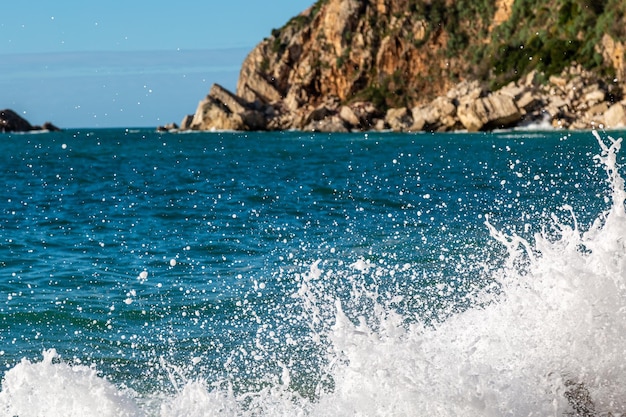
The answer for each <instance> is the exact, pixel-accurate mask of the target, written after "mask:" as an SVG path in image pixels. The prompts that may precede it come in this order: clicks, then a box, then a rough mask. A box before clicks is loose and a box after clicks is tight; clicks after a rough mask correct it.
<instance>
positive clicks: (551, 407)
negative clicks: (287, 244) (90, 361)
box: [0, 132, 626, 417]
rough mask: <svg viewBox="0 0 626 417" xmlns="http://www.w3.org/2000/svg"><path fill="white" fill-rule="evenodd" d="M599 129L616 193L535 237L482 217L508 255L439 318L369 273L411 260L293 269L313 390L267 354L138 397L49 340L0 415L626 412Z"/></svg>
mask: <svg viewBox="0 0 626 417" xmlns="http://www.w3.org/2000/svg"><path fill="white" fill-rule="evenodd" d="M594 135H595V136H596V138H597V140H598V143H599V146H600V148H601V153H600V155H598V156H597V159H598V161H599V162H600V163H601V164H602V165H603V166H604V169H605V170H606V173H607V182H608V186H609V187H610V191H611V193H610V195H611V198H612V203H611V205H610V208H609V209H608V210H607V211H606V212H604V213H601V215H600V216H599V217H598V218H597V219H596V221H595V222H594V223H593V225H592V226H591V227H590V228H589V229H588V230H581V229H579V226H578V223H577V220H576V214H575V208H573V207H566V210H568V211H569V212H570V213H571V214H570V220H569V221H563V220H559V219H558V218H556V217H555V218H554V219H553V221H552V224H551V225H550V226H549V227H546V229H544V230H543V231H542V232H541V233H538V234H536V235H535V236H534V237H533V239H532V240H528V239H524V238H523V237H521V236H518V235H515V234H505V233H503V232H501V231H499V230H498V229H496V228H495V227H494V226H493V225H492V224H491V223H489V220H488V219H487V221H486V223H485V225H486V227H487V229H488V230H489V232H490V234H491V236H492V237H493V239H495V241H497V242H499V243H500V244H501V245H503V246H504V248H505V249H506V259H505V261H504V262H503V263H502V265H501V266H499V267H498V268H484V271H489V273H488V274H487V275H486V276H483V277H480V279H479V280H477V281H480V282H481V287H480V289H479V290H477V291H474V292H470V293H468V296H471V297H472V298H473V299H472V301H471V302H470V303H468V304H466V305H465V306H464V307H463V308H462V309H455V308H454V307H450V308H448V307H446V306H444V307H443V308H444V309H446V313H445V314H442V315H440V317H442V319H439V320H437V319H426V318H425V317H428V314H425V315H424V316H423V317H421V318H420V317H419V316H415V314H414V313H411V314H409V313H408V312H407V311H408V310H407V309H404V310H403V309H400V308H397V306H399V305H402V303H403V302H406V300H404V299H403V297H400V296H396V295H394V294H388V289H386V290H382V289H381V287H380V286H379V285H378V284H377V281H376V277H384V276H389V275H393V274H396V273H399V272H402V273H407V274H409V276H410V271H411V268H412V267H411V266H409V265H400V266H394V267H393V268H390V267H388V266H384V265H383V266H381V265H374V264H373V263H371V262H369V261H367V260H364V259H363V260H360V261H357V262H355V263H353V264H351V265H349V266H347V267H346V268H344V270H331V269H326V270H325V268H324V264H323V262H316V263H313V264H312V265H310V267H309V269H308V270H307V271H306V272H304V273H302V274H300V275H297V277H296V279H297V280H299V290H298V291H297V292H296V293H295V294H294V297H295V298H296V299H297V300H299V304H300V306H301V318H302V320H304V321H305V324H306V326H308V334H307V336H306V337H304V338H298V340H297V343H308V344H310V345H313V346H315V347H316V348H315V349H311V351H314V352H318V353H319V354H320V356H321V358H320V359H319V360H317V361H315V363H316V364H317V365H318V366H319V369H317V370H316V375H317V378H318V380H317V383H316V386H315V389H314V392H313V393H312V394H311V395H309V396H303V395H302V394H301V393H300V391H299V390H298V387H297V386H296V385H297V383H296V382H295V381H296V378H294V377H295V376H296V375H295V374H296V373H297V368H298V366H297V365H298V364H297V363H287V362H285V361H281V360H279V359H276V358H275V362H276V367H277V368H278V373H277V374H274V375H272V376H271V377H268V383H267V384H264V385H262V386H259V389H258V390H253V391H248V392H241V391H237V390H234V389H233V387H232V384H229V383H228V381H223V382H220V383H216V384H208V383H205V382H203V381H199V380H185V379H184V378H182V377H181V376H180V375H177V376H176V375H175V376H173V381H175V382H173V384H174V385H175V390H174V394H170V395H164V394H155V395H154V396H151V397H150V396H149V397H145V396H144V397H140V396H138V395H137V394H135V393H133V392H132V391H130V390H124V389H120V388H119V387H115V386H113V385H112V384H110V383H109V382H107V381H106V379H104V378H102V377H99V376H98V375H97V373H96V371H95V369H92V368H89V367H85V366H82V365H74V366H69V365H67V364H65V363H63V362H60V361H58V360H55V353H54V352H53V351H48V352H46V353H44V359H43V361H41V362H39V363H31V362H29V361H26V360H24V361H22V363H20V364H19V365H17V366H15V367H14V368H13V369H11V370H10V371H8V372H7V373H6V375H5V378H4V380H3V383H2V391H1V392H0V412H1V413H2V414H3V415H19V416H39V415H50V416H57V415H58V416H61V415H63V416H78V415H80V416H90V415H94V416H95V415H98V416H113V415H116V416H124V415H129V416H130V415H133V416H142V415H155V416H162V417H173V416H218V415H219V416H223V415H237V416H329V415H332V416H420V415H424V416H464V417H467V416H550V415H551V416H564V415H575V416H596V415H613V416H616V415H621V414H624V413H626V401H624V399H625V398H626V369H624V367H625V366H626V365H625V363H626V362H625V361H624V359H625V357H626V211H625V208H624V200H625V198H626V193H625V192H624V182H623V180H622V178H621V177H620V175H619V173H618V166H617V161H616V155H617V153H618V151H619V149H620V146H621V140H613V139H612V138H608V141H609V142H610V143H609V144H608V145H607V144H606V143H605V141H604V140H603V139H602V138H601V137H600V136H599V134H598V133H596V132H594ZM407 271H408V272H407ZM414 278H415V279H419V276H418V274H415V276H414ZM330 281H333V285H331V284H330V283H329V282H330ZM337 281H344V282H346V283H347V285H346V286H343V287H342V288H344V289H345V288H347V290H345V291H344V292H343V293H342V294H337V290H336V288H337V285H336V282H337ZM367 282H368V283H367ZM450 285H451V286H450V287H449V288H446V287H445V285H443V284H438V286H437V287H436V288H437V291H438V292H439V294H441V295H444V296H445V295H446V294H450V293H452V292H454V291H455V287H454V286H453V284H452V283H451V284H450ZM333 288H334V289H333ZM417 298H419V297H417ZM444 299H445V297H444ZM412 302H413V304H414V305H418V306H420V305H421V306H423V308H422V309H420V308H417V309H415V310H412V311H421V312H422V313H427V310H428V305H429V303H428V301H427V300H426V301H424V302H423V303H421V304H420V300H419V299H416V300H412ZM294 343H295V344H296V345H297V343H296V342H294V340H290V344H294ZM258 345H259V346H258V349H259V351H263V350H264V349H265V350H267V349H268V347H267V346H263V343H262V341H261V340H260V339H259V341H258ZM296 348H297V346H296ZM300 348H304V346H300ZM270 356H271V355H270ZM163 367H164V368H166V369H168V365H167V364H163ZM169 368H171V369H170V372H176V370H175V368H173V367H169ZM179 381H182V383H180V382H179Z"/></svg>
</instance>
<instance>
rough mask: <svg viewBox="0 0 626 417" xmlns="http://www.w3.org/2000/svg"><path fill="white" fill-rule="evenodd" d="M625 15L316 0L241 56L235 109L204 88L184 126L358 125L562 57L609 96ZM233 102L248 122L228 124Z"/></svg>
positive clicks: (616, 1)
mask: <svg viewBox="0 0 626 417" xmlns="http://www.w3.org/2000/svg"><path fill="white" fill-rule="evenodd" d="M625 15H626V3H624V2H622V1H620V0H604V1H603V0H600V1H591V0H542V1H539V0H474V1H472V0H319V1H318V2H317V3H315V4H314V5H313V6H312V7H311V8H309V9H308V10H306V11H305V12H303V13H302V14H300V15H299V16H296V17H294V18H293V19H291V20H290V21H289V22H288V23H287V24H286V25H285V26H284V27H282V28H280V29H274V30H273V31H272V33H271V36H269V37H268V38H266V39H264V40H263V41H262V42H261V43H259V44H258V45H257V47H256V48H254V50H253V51H252V52H251V53H250V54H249V56H248V57H247V58H246V60H245V61H244V63H243V65H242V68H241V73H240V77H239V82H238V85H237V91H236V96H237V98H238V100H236V101H237V102H238V103H240V105H243V106H244V107H245V109H244V110H241V111H239V110H233V109H230V108H229V107H228V105H227V103H226V104H225V103H223V102H221V101H220V100H219V99H217V98H216V96H215V95H213V96H212V95H211V94H210V95H209V97H207V99H206V100H205V101H204V102H203V103H204V108H205V110H206V111H205V112H204V113H203V112H201V111H200V110H201V109H200V107H202V106H200V107H199V109H198V111H197V112H196V115H195V116H194V117H193V118H188V119H189V122H190V121H191V120H193V121H194V123H193V124H189V123H188V124H187V126H186V127H190V128H200V129H202V128H207V126H211V120H212V119H211V118H210V117H209V119H207V117H208V116H207V114H209V113H211V112H213V113H215V112H216V111H218V112H221V113H220V116H219V119H220V120H228V122H226V123H223V125H224V128H240V129H258V128H263V129H287V128H296V129H316V128H319V127H320V122H321V121H324V126H326V128H328V129H329V130H342V126H343V127H344V128H352V129H353V128H358V129H367V128H373V127H376V126H375V125H376V123H377V119H380V118H382V116H381V114H384V113H385V112H387V111H388V110H389V109H403V108H404V109H407V110H411V109H415V108H418V107H421V108H423V107H424V106H428V105H429V103H432V102H433V100H435V99H436V98H437V97H440V98H441V97H444V96H451V95H450V91H452V90H454V91H459V85H464V86H466V87H467V86H468V85H473V84H472V83H478V84H479V86H480V88H479V90H480V92H479V93H478V95H479V96H485V95H488V94H489V92H491V91H496V90H498V89H500V88H501V87H503V86H505V85H507V84H509V83H511V82H515V83H519V81H520V80H522V79H525V78H526V77H527V76H528V74H538V75H537V78H538V80H537V81H538V82H539V83H542V82H543V83H547V82H548V80H549V77H550V76H552V75H557V76H561V75H562V74H563V73H564V71H565V72H567V71H568V69H569V68H572V67H580V68H579V70H578V73H579V74H580V73H582V71H584V72H585V74H587V75H586V78H585V79H586V80H587V79H589V80H591V81H590V82H592V83H593V82H596V78H597V79H598V80H607V82H606V83H604V84H603V83H600V84H602V86H603V87H602V88H601V89H602V91H603V93H604V94H605V96H606V97H609V98H610V99H611V100H613V101H619V99H621V96H622V89H621V88H622V87H621V86H622V82H623V80H624V78H625V77H626V65H625V62H624V39H626V36H625V35H626V30H625V27H626V26H625V25H626V19H625V17H624V16H625ZM533 77H534V75H533ZM614 80H615V81H614ZM463 88H465V87H463ZM461 89H462V88H461ZM471 90H472V91H471V93H472V94H475V93H476V91H478V90H476V89H475V88H474V89H471ZM474 98H475V99H477V98H480V97H474ZM207 101H208V102H214V104H213V105H211V106H207ZM459 101H462V100H459V97H452V104H453V105H454V106H458V105H459ZM440 102H441V100H440V101H439V102H438V103H440ZM216 103H217V104H216ZM608 104H613V103H612V102H611V103H608ZM216 106H217V107H219V109H218V110H216ZM447 108H449V106H448V107H447ZM518 110H523V109H518ZM242 112H245V113H246V115H247V116H246V117H244V119H246V118H248V119H252V120H254V123H253V125H247V124H246V123H245V121H244V122H240V121H239V119H241V117H239V118H236V120H235V123H234V124H233V122H232V118H233V117H231V116H232V114H234V113H238V114H241V113H242ZM413 113H415V112H413ZM520 114H521V115H522V116H523V115H524V112H523V111H520ZM449 116H450V115H449ZM450 117H455V116H450ZM259 119H263V120H264V122H260V121H259ZM350 119H352V122H348V121H349V120H350ZM203 120H204V122H203ZM455 120H456V119H455ZM458 122H459V120H456V121H455V122H454V123H452V122H450V123H449V124H448V127H447V128H450V129H453V128H456V127H462V126H461V124H462V123H461V124H459V123H458ZM389 125H390V123H389V121H385V123H384V124H381V123H378V126H377V127H379V128H388V127H389ZM429 125H432V123H430V124H429V123H427V124H426V126H429ZM220 126H221V125H220V124H219V123H218V124H217V125H215V124H213V126H212V127H217V128H220Z"/></svg>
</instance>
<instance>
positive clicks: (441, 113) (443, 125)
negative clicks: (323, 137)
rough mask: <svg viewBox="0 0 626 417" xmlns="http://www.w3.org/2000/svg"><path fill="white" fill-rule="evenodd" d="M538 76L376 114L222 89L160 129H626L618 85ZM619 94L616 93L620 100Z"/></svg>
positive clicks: (580, 72)
mask: <svg viewBox="0 0 626 417" xmlns="http://www.w3.org/2000/svg"><path fill="white" fill-rule="evenodd" d="M538 79H540V74H537V73H536V72H532V73H530V74H528V76H526V77H524V78H523V79H520V80H518V81H517V82H512V83H510V84H508V85H506V86H504V87H502V88H501V89H499V90H497V91H489V90H488V89H487V88H486V87H485V86H484V85H483V84H482V83H480V82H479V81H469V82H461V83H459V84H457V85H455V86H454V87H453V88H452V89H450V90H449V91H448V92H447V94H446V95H443V96H439V97H436V98H435V99H433V100H432V101H431V102H429V103H426V104H422V105H418V106H415V107H413V108H408V107H398V108H389V109H387V110H386V111H382V110H380V109H377V108H376V107H375V105H374V104H373V103H371V102H353V103H349V104H342V103H341V100H339V99H338V98H337V97H328V98H326V99H325V100H324V102H323V103H322V104H320V105H318V106H316V107H314V108H312V109H303V110H302V111H301V112H296V113H292V112H285V111H284V110H283V106H282V103H280V102H278V105H276V104H263V103H261V102H259V101H255V102H246V101H245V100H244V99H243V98H241V97H239V96H237V95H235V94H234V93H232V92H230V91H228V90H227V89H225V88H223V87H222V86H220V85H218V84H214V85H213V86H212V88H211V91H210V92H209V94H208V96H207V97H206V98H205V99H204V100H203V101H202V102H200V104H199V105H198V109H197V111H196V113H195V114H193V115H188V116H186V117H185V118H184V119H183V120H182V122H181V124H180V126H179V125H176V124H172V125H169V126H166V127H163V128H161V130H169V131H179V130H214V131H215V130H217V131H220V130H233V131H258V130H302V131H312V132H354V131H395V132H450V131H469V132H477V131H486V130H495V129H507V128H516V127H525V126H529V125H534V126H536V127H537V128H555V129H572V130H587V129H596V128H601V129H618V128H623V127H626V100H620V99H619V97H620V96H621V94H620V86H619V85H617V84H616V83H611V84H607V83H605V82H603V81H602V80H601V79H599V78H598V77H597V76H595V75H594V74H593V73H591V72H588V71H585V70H584V69H582V67H581V66H580V65H574V66H572V67H570V68H568V69H566V70H565V71H563V72H562V73H561V74H560V75H558V76H557V75H553V76H551V77H549V79H548V81H547V82H545V83H540V82H539V81H538ZM616 93H617V94H616Z"/></svg>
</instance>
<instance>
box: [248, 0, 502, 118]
mask: <svg viewBox="0 0 626 417" xmlns="http://www.w3.org/2000/svg"><path fill="white" fill-rule="evenodd" d="M428 3H429V2H426V1H421V2H420V1H410V0H374V1H362V0H361V1H359V0H328V1H320V2H318V3H317V4H316V5H315V6H313V7H312V8H311V9H309V10H307V11H306V12H304V13H303V14H302V15H300V16H298V17H296V18H294V19H292V20H291V21H290V22H289V23H288V24H287V25H286V26H284V27H283V28H282V29H280V30H274V31H273V33H272V36H271V37H269V38H267V39H265V40H263V42H261V43H260V44H259V45H258V46H257V47H256V48H255V49H254V50H253V51H252V52H251V53H250V55H249V56H248V58H247V59H246V61H245V62H244V64H243V67H242V70H241V75H240V78H239V84H238V86H237V94H238V95H239V96H241V97H243V98H245V99H246V100H249V101H254V100H256V99H261V100H266V101H269V102H272V101H276V99H277V98H282V99H284V102H285V104H286V105H287V107H288V109H290V110H295V109H298V108H301V107H303V106H307V105H308V106H316V105H319V104H321V103H322V102H323V101H324V100H327V99H329V98H337V99H338V100H339V101H341V102H350V101H356V100H363V101H371V102H373V103H374V104H375V105H376V106H377V107H384V106H398V105H413V104H419V103H421V102H425V101H426V100H428V99H431V98H433V97H435V96H437V95H441V94H443V93H445V91H447V90H448V89H449V88H450V87H451V86H452V85H453V83H454V82H455V81H458V80H461V79H463V78H464V77H465V75H466V73H467V71H468V65H467V62H465V60H463V59H460V58H459V57H458V56H457V55H456V54H452V53H450V54H447V53H446V52H445V50H446V47H447V45H448V44H451V43H452V42H453V41H454V40H451V38H450V34H449V33H448V32H447V31H446V30H445V23H446V22H445V16H446V10H448V9H449V8H450V7H451V5H452V4H453V3H454V2H452V1H450V0H448V1H447V2H439V4H435V5H433V4H430V5H429V4H428ZM471 4H475V3H471ZM468 7H469V8H470V14H471V15H472V18H473V19H472V21H471V22H470V21H469V20H468V21H464V20H461V19H458V18H457V19H456V21H457V22H456V23H458V24H460V25H462V26H464V27H466V32H465V35H464V36H465V37H464V38H463V39H462V40H461V41H462V42H467V44H468V46H469V43H470V41H472V42H475V43H480V42H482V40H481V39H480V37H478V36H477V35H478V34H481V33H482V34H483V37H484V34H485V33H487V31H488V29H489V26H490V24H491V18H492V16H493V11H495V8H493V7H490V8H489V9H486V10H485V13H484V15H483V16H480V15H479V12H478V11H477V10H473V9H472V6H471V5H470V3H469V2H468ZM470 35H471V37H470ZM259 84H261V86H260V85H259ZM265 84H269V86H271V87H272V88H271V89H272V90H273V91H272V94H267V93H265V91H267V90H268V87H269V86H267V85H265Z"/></svg>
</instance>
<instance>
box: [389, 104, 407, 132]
mask: <svg viewBox="0 0 626 417" xmlns="http://www.w3.org/2000/svg"><path fill="white" fill-rule="evenodd" d="M385 123H386V124H387V125H388V126H389V128H390V129H391V130H393V131H394V132H404V131H407V130H409V129H410V128H411V126H412V125H413V116H411V113H410V112H409V110H408V109H407V108H406V107H400V108H393V109H389V110H387V114H386V115H385Z"/></svg>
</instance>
